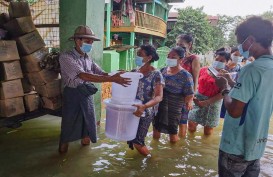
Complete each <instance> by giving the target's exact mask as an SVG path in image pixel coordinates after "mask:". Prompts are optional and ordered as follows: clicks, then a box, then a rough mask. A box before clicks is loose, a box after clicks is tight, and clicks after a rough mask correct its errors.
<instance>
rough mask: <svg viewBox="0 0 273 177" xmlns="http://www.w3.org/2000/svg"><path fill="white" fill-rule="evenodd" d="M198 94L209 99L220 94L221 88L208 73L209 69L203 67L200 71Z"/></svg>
mask: <svg viewBox="0 0 273 177" xmlns="http://www.w3.org/2000/svg"><path fill="white" fill-rule="evenodd" d="M198 92H199V93H200V94H202V95H205V96H207V97H213V96H215V95H217V94H218V93H220V88H219V87H218V86H217V85H216V83H215V79H214V78H213V77H212V76H211V75H209V73H208V67H203V68H201V70H200V75H199V79H198Z"/></svg>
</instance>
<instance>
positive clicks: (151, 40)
mask: <svg viewBox="0 0 273 177" xmlns="http://www.w3.org/2000/svg"><path fill="white" fill-rule="evenodd" d="M149 43H150V44H151V45H153V36H152V35H150V37H149Z"/></svg>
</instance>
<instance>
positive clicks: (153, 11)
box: [152, 0, 155, 15]
mask: <svg viewBox="0 0 273 177" xmlns="http://www.w3.org/2000/svg"><path fill="white" fill-rule="evenodd" d="M152 15H155V0H153V5H152Z"/></svg>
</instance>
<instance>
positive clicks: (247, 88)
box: [220, 55, 273, 161]
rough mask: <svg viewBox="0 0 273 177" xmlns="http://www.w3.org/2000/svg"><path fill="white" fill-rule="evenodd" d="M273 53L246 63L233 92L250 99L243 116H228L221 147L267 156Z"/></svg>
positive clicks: (272, 102) (247, 157)
mask: <svg viewBox="0 0 273 177" xmlns="http://www.w3.org/2000/svg"><path fill="white" fill-rule="evenodd" d="M272 79H273V56H271V55H264V56H261V57H260V58H258V59H256V60H255V61H254V62H252V63H251V64H249V65H247V66H245V67H243V68H242V69H241V71H240V73H239V77H238V80H237V83H236V85H235V86H234V87H233V89H232V90H231V92H230V93H229V95H230V96H231V97H232V98H234V99H237V100H239V101H242V102H244V103H246V106H245V108H244V112H243V114H242V116H241V117H240V118H232V117H231V116H230V115H229V114H228V113H227V114H226V116H225V122H224V127H223V133H222V138H221V144H220V149H221V150H222V151H224V152H226V153H229V154H235V155H243V156H244V159H245V160H247V161H251V160H255V159H259V158H261V157H262V156H263V153H264V149H265V145H266V142H267V137H268V129H269V122H270V117H271V115H272V111H273V81H272Z"/></svg>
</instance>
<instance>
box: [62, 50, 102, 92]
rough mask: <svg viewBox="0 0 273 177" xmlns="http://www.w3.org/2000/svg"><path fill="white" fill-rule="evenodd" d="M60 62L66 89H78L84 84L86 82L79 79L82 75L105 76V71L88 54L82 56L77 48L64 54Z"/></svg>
mask: <svg viewBox="0 0 273 177" xmlns="http://www.w3.org/2000/svg"><path fill="white" fill-rule="evenodd" d="M59 62H60V66H61V75H62V80H63V84H64V86H65V87H71V88H76V87H77V86H78V85H79V84H82V83H83V82H84V80H82V79H80V78H79V77H78V75H79V74H80V73H90V74H98V75H102V74H104V71H103V70H102V69H101V68H100V67H99V66H98V65H97V64H96V63H95V62H94V61H93V60H92V59H91V58H89V56H88V55H87V54H85V55H84V56H82V55H81V54H79V53H78V52H77V51H76V49H75V48H74V49H72V50H71V51H68V52H64V53H62V54H61V55H60V59H59Z"/></svg>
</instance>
